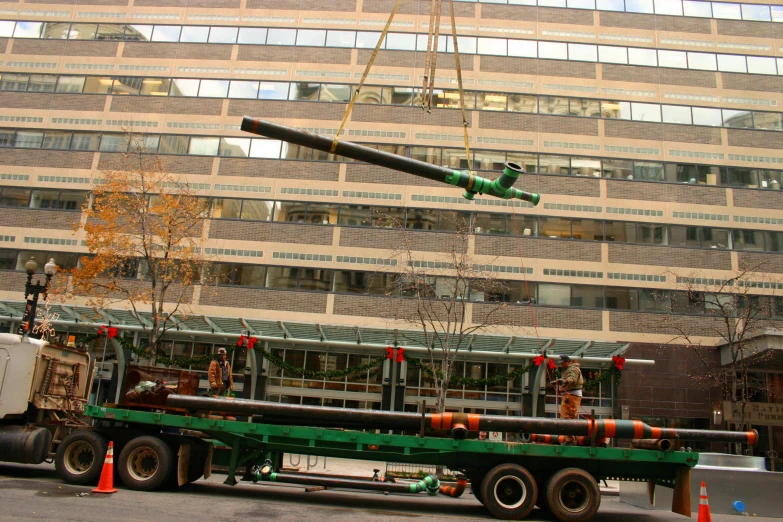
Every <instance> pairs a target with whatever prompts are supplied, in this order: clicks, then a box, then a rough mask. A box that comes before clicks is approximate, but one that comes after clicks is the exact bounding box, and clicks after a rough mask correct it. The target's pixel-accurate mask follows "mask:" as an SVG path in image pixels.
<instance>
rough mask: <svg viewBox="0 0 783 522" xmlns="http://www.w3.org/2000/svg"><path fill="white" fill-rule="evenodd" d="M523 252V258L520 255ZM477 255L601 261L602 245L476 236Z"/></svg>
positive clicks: (584, 242) (582, 242)
mask: <svg viewBox="0 0 783 522" xmlns="http://www.w3.org/2000/svg"><path fill="white" fill-rule="evenodd" d="M519 252H521V253H522V254H521V256H520V255H519ZM476 254H478V255H486V256H510V257H515V258H519V257H521V258H522V259H525V258H527V259H560V260H565V261H585V262H591V261H592V262H600V261H601V244H600V243H588V242H586V241H565V240H548V239H526V238H524V237H520V238H519V239H518V240H517V238H516V237H504V236H487V235H478V236H476Z"/></svg>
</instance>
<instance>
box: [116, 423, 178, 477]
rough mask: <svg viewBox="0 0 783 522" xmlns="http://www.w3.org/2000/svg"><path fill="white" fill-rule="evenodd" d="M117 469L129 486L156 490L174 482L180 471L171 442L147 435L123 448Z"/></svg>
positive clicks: (137, 438)
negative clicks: (173, 478) (174, 477)
mask: <svg viewBox="0 0 783 522" xmlns="http://www.w3.org/2000/svg"><path fill="white" fill-rule="evenodd" d="M117 471H118V472H119V474H120V479H121V480H122V483H123V484H125V485H126V486H127V487H128V489H134V490H137V491H154V490H156V489H159V488H161V487H165V486H166V485H168V484H170V483H171V479H172V475H174V474H176V472H177V467H176V459H175V458H174V454H173V453H172V451H171V448H170V447H169V445H168V444H166V443H165V442H163V441H162V440H160V439H159V438H157V437H151V436H149V435H144V436H141V437H136V438H135V439H133V440H131V441H130V442H128V443H127V444H126V445H125V447H124V448H122V452H120V459H119V463H118V467H117Z"/></svg>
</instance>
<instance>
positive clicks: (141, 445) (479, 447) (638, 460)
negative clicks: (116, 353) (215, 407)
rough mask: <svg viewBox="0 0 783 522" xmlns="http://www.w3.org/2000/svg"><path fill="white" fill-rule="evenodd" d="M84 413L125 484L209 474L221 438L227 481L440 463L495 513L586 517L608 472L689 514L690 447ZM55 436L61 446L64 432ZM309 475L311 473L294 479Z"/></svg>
mask: <svg viewBox="0 0 783 522" xmlns="http://www.w3.org/2000/svg"><path fill="white" fill-rule="evenodd" d="M85 414H86V415H87V416H88V417H91V418H92V419H93V420H94V421H95V425H94V426H93V427H92V428H89V430H88V431H89V432H91V433H92V434H93V435H97V436H98V437H100V438H101V439H102V440H104V441H105V440H114V441H115V444H118V445H119V447H120V449H119V454H120V456H119V459H117V460H116V462H117V466H118V471H119V475H120V478H121V479H122V481H123V482H124V483H125V485H126V486H127V487H130V488H133V489H143V490H154V489H157V488H159V487H164V486H166V485H171V484H172V483H173V482H174V483H179V484H183V483H186V482H189V481H191V480H194V477H195V479H197V478H199V477H200V476H201V473H200V471H202V470H206V473H207V474H208V473H209V470H210V463H211V458H212V445H211V444H212V441H217V442H219V443H221V444H223V445H225V446H227V447H229V448H230V453H229V455H230V457H229V459H228V477H227V479H226V481H225V483H227V484H230V485H234V484H236V483H237V477H240V476H241V478H243V479H246V480H276V481H278V482H286V481H289V480H286V477H288V476H290V475H293V474H290V473H289V474H287V475H286V474H285V473H280V470H281V468H282V462H283V459H282V457H283V454H284V453H296V454H302V455H317V456H323V457H337V458H348V459H360V460H373V461H387V462H401V463H410V464H422V465H435V466H445V467H448V468H449V469H450V470H453V471H457V472H460V473H463V474H464V475H465V476H467V477H468V478H469V479H470V481H471V488H472V490H473V492H474V495H475V497H476V499H477V500H479V501H480V502H481V503H482V504H484V505H485V507H487V509H488V510H489V512H490V513H491V514H492V515H494V516H496V517H498V518H502V519H520V518H523V517H524V516H526V515H527V514H528V513H530V511H531V510H532V509H533V507H534V506H535V505H539V506H540V507H548V508H549V509H550V510H551V511H552V513H553V514H554V515H555V516H556V517H557V518H558V519H559V520H562V521H587V520H590V519H591V518H592V517H593V516H594V515H595V512H596V511H597V510H598V506H599V504H600V491H599V490H598V485H597V484H598V482H599V481H600V480H607V479H614V480H631V481H645V482H648V483H650V484H651V486H652V487H651V488H650V489H651V494H652V489H653V488H654V485H659V486H666V487H670V488H674V500H673V502H672V510H673V511H675V512H678V513H681V514H684V515H687V516H690V513H691V509H690V470H691V468H692V467H694V466H695V465H696V463H697V462H698V454H697V453H694V452H664V451H656V450H644V449H623V448H609V447H597V446H596V447H593V446H561V445H548V444H532V443H524V442H521V443H516V442H496V441H487V440H477V439H464V440H457V439H452V438H440V437H431V436H419V435H394V434H387V433H380V434H378V433H375V432H363V431H351V430H343V429H330V428H313V427H306V426H290V425H279V424H264V423H256V422H247V421H238V420H230V419H226V418H214V416H212V417H213V418H210V417H200V416H187V415H177V414H171V413H163V412H155V411H138V410H129V409H121V408H117V407H109V406H88V407H87V409H86V412H85ZM82 438H84V434H82ZM208 441H209V442H208ZM208 444H209V447H206V445H208ZM60 446H61V449H62V452H63V453H67V452H68V446H69V444H67V441H64V443H63V444H61V445H60ZM205 449H206V451H205ZM58 453H59V452H58ZM95 456H96V457H98V456H100V452H99V451H98V452H97V454H96V455H95ZM175 456H176V457H175ZM71 460H73V459H71ZM67 461H68V459H65V462H67ZM59 463H60V462H59V459H58V464H59ZM66 466H67V464H66ZM196 475H198V476H196ZM61 476H63V477H64V478H66V480H68V478H69V477H68V476H67V475H63V474H62V473H61ZM297 476H304V475H302V474H297ZM71 478H73V477H71ZM77 478H78V477H77ZM174 478H176V479H177V480H174ZM289 478H290V480H291V481H293V480H296V479H295V478H292V477H289ZM312 481H315V482H317V479H315V478H313V479H311V482H299V483H313V482H312ZM333 484H334V482H333V481H332V482H330V485H333ZM338 485H339V484H338ZM348 487H351V486H348ZM389 488H391V485H390V486H389ZM368 489H370V488H368ZM372 489H383V486H381V485H380V484H378V483H376V484H375V486H373V488H372ZM391 491H395V490H393V489H392V490H391ZM413 491H417V490H415V489H411V492H413ZM418 491H424V488H423V487H422V489H419V490H418ZM435 491H437V486H436V488H435ZM429 492H430V493H431V494H432V493H433V491H432V488H430V491H429Z"/></svg>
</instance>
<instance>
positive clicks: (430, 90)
mask: <svg viewBox="0 0 783 522" xmlns="http://www.w3.org/2000/svg"><path fill="white" fill-rule="evenodd" d="M441 1H442V0H435V28H434V33H433V34H434V39H433V42H432V50H431V52H432V62H431V64H430V83H429V86H428V92H427V93H425V96H426V99H427V109H428V110H432V96H433V92H434V90H435V71H436V69H437V67H438V38H440V13H441V11H442V5H443V4H442V3H441Z"/></svg>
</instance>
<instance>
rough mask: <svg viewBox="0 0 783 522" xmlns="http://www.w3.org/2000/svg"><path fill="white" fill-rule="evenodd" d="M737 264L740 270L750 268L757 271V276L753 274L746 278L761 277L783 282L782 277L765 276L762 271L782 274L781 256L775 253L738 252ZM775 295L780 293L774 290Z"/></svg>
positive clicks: (782, 261) (782, 258) (782, 257)
mask: <svg viewBox="0 0 783 522" xmlns="http://www.w3.org/2000/svg"><path fill="white" fill-rule="evenodd" d="M737 265H738V267H739V269H740V270H750V271H751V272H758V277H755V274H754V275H753V276H752V277H751V276H749V277H748V279H761V280H763V281H766V280H769V281H770V282H772V281H774V282H776V283H783V277H781V276H773V277H771V278H767V277H766V276H765V275H764V272H770V273H773V274H783V256H781V255H775V254H762V253H758V252H740V253H739V254H737ZM776 295H780V293H779V292H776Z"/></svg>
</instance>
